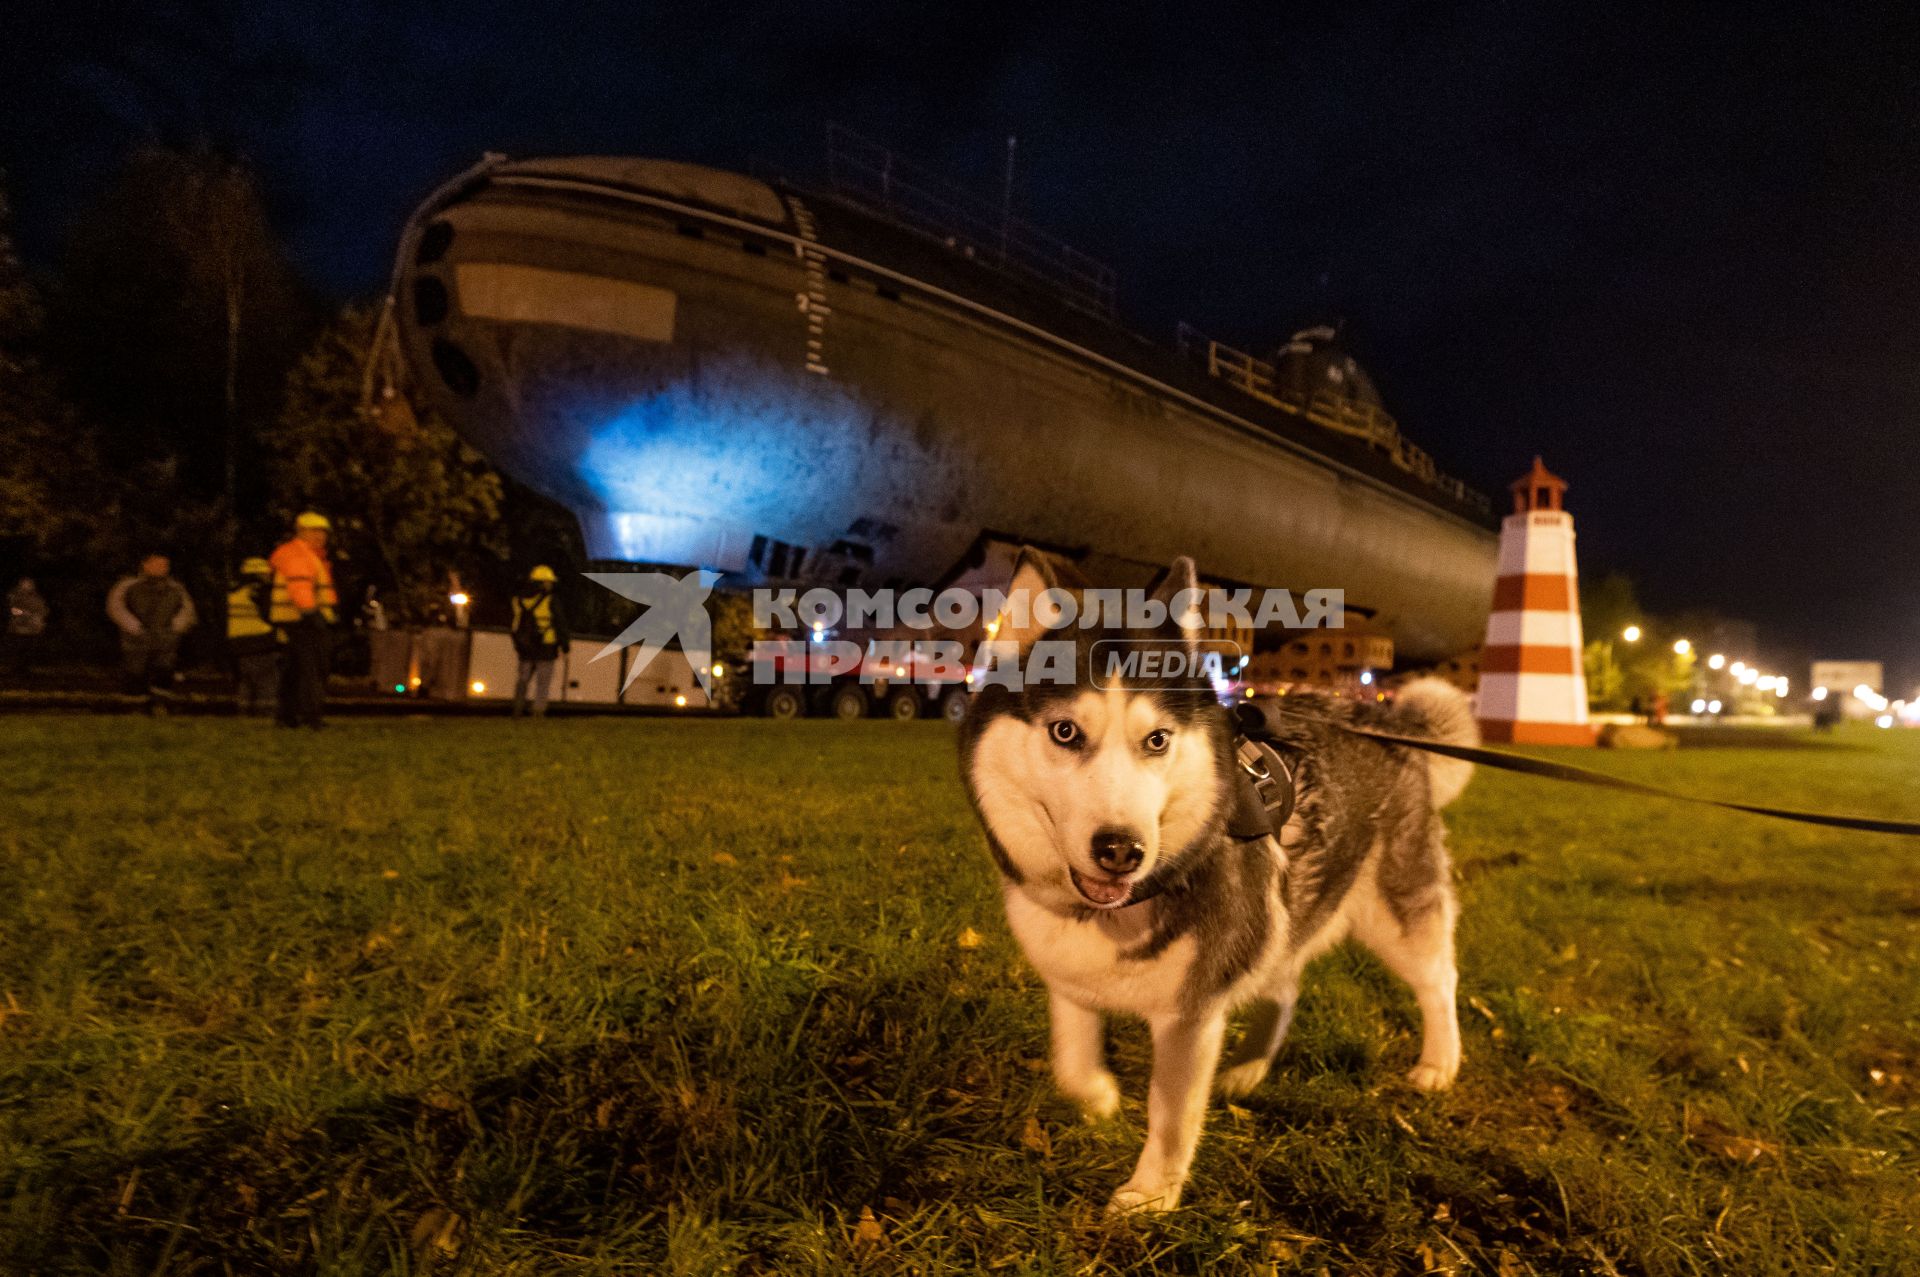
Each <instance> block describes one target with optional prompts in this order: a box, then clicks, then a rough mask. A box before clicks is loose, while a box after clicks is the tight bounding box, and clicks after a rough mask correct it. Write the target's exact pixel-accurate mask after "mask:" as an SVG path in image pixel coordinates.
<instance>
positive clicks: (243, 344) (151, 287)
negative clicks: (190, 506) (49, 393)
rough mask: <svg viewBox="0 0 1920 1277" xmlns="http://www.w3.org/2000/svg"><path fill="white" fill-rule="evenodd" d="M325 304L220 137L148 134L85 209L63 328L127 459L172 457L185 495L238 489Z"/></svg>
mask: <svg viewBox="0 0 1920 1277" xmlns="http://www.w3.org/2000/svg"><path fill="white" fill-rule="evenodd" d="M315 318H316V312H315V311H314V309H313V307H312V305H311V303H310V301H309V299H308V296H307V293H306V291H305V289H304V287H303V286H302V285H301V283H300V281H299V279H298V277H297V276H296V274H295V272H294V270H293V267H292V265H291V264H290V263H289V261H288V260H287V256H286V253H285V251H284V249H283V248H282V246H281V243H280V241H279V238H278V236H277V235H276V234H275V233H274V231H273V229H272V227H271V225H270V224H269V221H268V217H267V211H266V207H265V204H264V201H263V200H262V198H261V194H260V190H259V186H258V183H257V182H256V181H255V179H254V177H253V174H252V172H251V170H249V169H248V168H247V167H246V166H245V165H244V164H242V163H241V162H240V161H238V160H237V159H235V158H233V157H230V156H226V155H222V154H219V153H217V152H215V151H213V150H211V149H209V148H207V147H204V146H201V147H196V148H193V149H184V150H183V149H170V148H166V147H161V146H144V147H141V148H140V149H138V150H136V151H135V152H134V153H133V154H132V155H131V156H129V157H128V159H127V161H126V163H125V164H124V165H123V166H122V168H121V170H120V171H119V173H118V174H117V175H116V177H115V178H114V180H113V181H112V182H111V183H110V184H109V185H108V187H107V189H106V190H105V191H104V192H103V193H102V195H101V196H100V198H99V199H98V200H97V201H96V202H95V203H94V205H93V206H92V207H91V208H89V209H88V210H87V211H86V212H85V213H84V214H82V216H81V217H80V218H79V219H78V220H77V222H76V224H75V226H74V229H73V231H72V234H71V235H70V237H69V240H68V243H67V245H66V251H65V252H64V254H63V256H62V260H61V266H60V286H59V288H58V289H57V290H56V293H55V296H54V305H53V320H52V338H53V340H54V344H55V346H56V353H57V355H58V361H59V363H60V365H61V366H62V368H63V369H64V370H65V371H66V372H67V373H68V374H69V377H70V382H71V385H72V388H73V390H74V393H75V394H76V396H77V397H78V398H79V399H80V400H81V402H82V406H83V407H84V408H85V409H86V410H87V412H88V414H89V415H90V416H91V417H93V418H95V419H96V420H98V421H99V422H100V423H101V425H102V427H103V428H104V429H105V430H106V431H107V433H108V442H109V444H110V445H111V452H112V460H113V461H114V462H115V463H116V464H120V465H137V464H140V463H143V462H159V463H171V464H172V466H173V468H174V471H175V473H176V474H177V476H178V478H179V480H180V482H181V483H182V485H183V487H184V491H183V492H181V493H179V494H177V496H178V497H179V498H180V499H184V500H194V499H208V498H214V497H219V498H220V499H221V500H222V501H224V502H226V503H227V504H229V505H231V504H232V498H233V496H234V493H235V489H236V485H237V484H242V483H244V479H245V476H238V477H236V474H235V472H236V471H237V470H240V469H243V468H245V465H246V458H244V457H243V456H242V455H241V453H240V448H239V443H240V439H241V438H242V437H243V436H244V435H245V434H246V433H247V430H246V428H247V427H248V426H249V425H257V424H258V423H260V422H263V421H265V420H266V419H268V418H269V417H270V416H271V415H272V413H273V411H274V409H275V407H276V406H277V405H278V403H279V401H280V395H281V391H282V389H283V388H284V386H285V384H286V375H287V370H288V368H289V367H290V366H291V365H292V363H293V361H294V359H295V358H296V357H297V356H298V355H299V353H300V351H301V349H302V348H303V346H304V345H305V344H306V343H307V342H308V341H309V340H310V338H311V335H312V332H313V329H314V327H315V323H314V320H315Z"/></svg>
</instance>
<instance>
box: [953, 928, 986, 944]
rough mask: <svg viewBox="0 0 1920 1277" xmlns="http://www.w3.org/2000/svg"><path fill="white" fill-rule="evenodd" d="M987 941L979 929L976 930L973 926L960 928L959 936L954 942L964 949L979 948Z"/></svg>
mask: <svg viewBox="0 0 1920 1277" xmlns="http://www.w3.org/2000/svg"><path fill="white" fill-rule="evenodd" d="M986 942H987V938H986V937H985V936H983V935H981V934H980V933H979V932H978V931H975V930H974V929H973V928H972V927H963V928H961V930H960V935H959V938H958V939H956V940H955V941H954V942H953V943H954V944H955V945H957V946H959V947H960V948H962V949H978V948H979V947H980V946H981V945H983V944H985V943H986Z"/></svg>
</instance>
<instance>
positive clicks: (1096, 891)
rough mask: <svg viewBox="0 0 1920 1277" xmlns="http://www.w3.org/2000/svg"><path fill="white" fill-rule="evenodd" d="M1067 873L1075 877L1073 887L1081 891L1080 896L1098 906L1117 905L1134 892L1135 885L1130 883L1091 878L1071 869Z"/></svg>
mask: <svg viewBox="0 0 1920 1277" xmlns="http://www.w3.org/2000/svg"><path fill="white" fill-rule="evenodd" d="M1067 872H1068V873H1070V874H1072V875H1073V885H1074V886H1076V887H1078V888H1079V889H1080V894H1081V895H1083V896H1085V897H1086V898H1087V899H1088V900H1091V901H1092V902H1093V903H1094V904H1097V905H1117V904H1119V903H1120V902H1121V901H1123V900H1125V899H1126V898H1127V895H1128V893H1130V892H1131V891H1132V890H1133V884H1132V883H1130V882H1114V881H1112V880H1111V879H1107V878H1089V877H1088V876H1086V875H1085V874H1083V873H1081V872H1080V871H1078V870H1077V869H1069V870H1068V871H1067Z"/></svg>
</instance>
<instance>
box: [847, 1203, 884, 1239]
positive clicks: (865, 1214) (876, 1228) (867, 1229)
mask: <svg viewBox="0 0 1920 1277" xmlns="http://www.w3.org/2000/svg"><path fill="white" fill-rule="evenodd" d="M886 1240H887V1230H886V1227H885V1225H883V1224H881V1222H880V1221H879V1220H878V1219H876V1218H874V1214H873V1207H871V1206H862V1207H861V1208H860V1222H859V1223H857V1224H855V1225H854V1226H853V1244H854V1245H855V1246H862V1247H864V1246H878V1245H880V1244H881V1243H883V1242H885V1241H886Z"/></svg>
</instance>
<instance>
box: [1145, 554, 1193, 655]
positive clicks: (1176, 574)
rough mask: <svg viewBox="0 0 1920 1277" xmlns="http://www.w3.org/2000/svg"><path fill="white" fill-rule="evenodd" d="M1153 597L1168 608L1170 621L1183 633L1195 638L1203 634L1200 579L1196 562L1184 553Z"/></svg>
mask: <svg viewBox="0 0 1920 1277" xmlns="http://www.w3.org/2000/svg"><path fill="white" fill-rule="evenodd" d="M1153 597H1154V598H1155V599H1157V600H1159V601H1160V602H1162V603H1164V604H1166V605H1167V619H1168V620H1169V621H1170V622H1172V623H1173V624H1174V625H1177V626H1179V627H1180V632H1181V633H1183V634H1185V635H1187V636H1188V637H1189V638H1191V637H1193V636H1194V635H1195V634H1196V633H1197V632H1198V631H1199V629H1200V623H1201V616H1200V602H1201V598H1200V577H1199V574H1198V573H1197V572H1196V571H1195V570H1194V566H1193V560H1192V559H1190V558H1188V557H1187V556H1186V555H1184V554H1183V555H1181V556H1180V557H1179V558H1177V559H1175V560H1174V561H1173V562H1172V563H1169V564H1168V565H1167V570H1166V572H1165V573H1164V574H1162V576H1161V577H1160V583H1159V584H1158V585H1156V586H1155V587H1154V589H1153Z"/></svg>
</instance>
